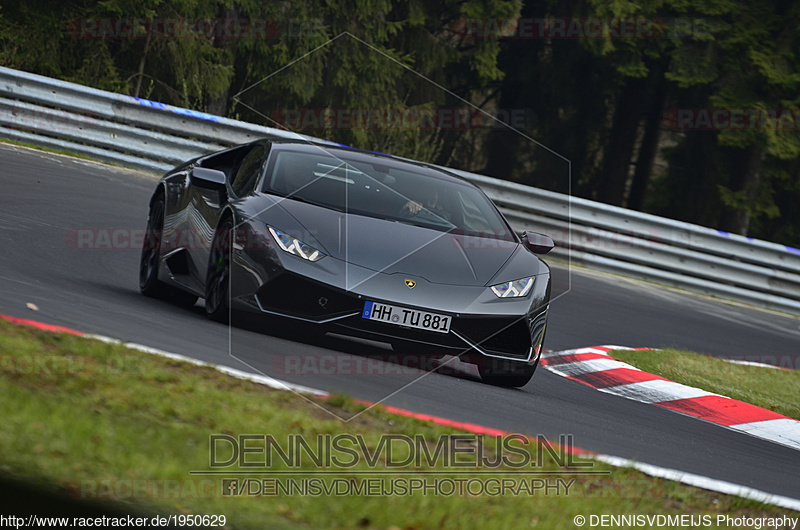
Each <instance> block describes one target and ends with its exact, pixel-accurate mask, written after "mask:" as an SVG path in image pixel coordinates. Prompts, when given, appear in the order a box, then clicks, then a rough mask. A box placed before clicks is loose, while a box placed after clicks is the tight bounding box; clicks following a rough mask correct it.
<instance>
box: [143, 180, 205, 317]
mask: <svg viewBox="0 0 800 530" xmlns="http://www.w3.org/2000/svg"><path fill="white" fill-rule="evenodd" d="M163 229H164V196H163V195H159V196H158V197H156V199H155V200H154V201H153V204H152V205H151V206H150V213H149V215H148V216H147V229H146V230H145V235H144V243H143V244H142V254H141V257H140V259H139V291H140V292H141V293H142V294H143V295H145V296H149V297H151V298H158V299H161V300H167V301H169V302H172V303H174V304H177V305H181V306H193V305H194V304H195V302H197V296H195V295H193V294H191V293H187V292H185V291H181V290H180V289H178V288H176V287H173V286H171V285H167V284H166V283H164V282H162V281H161V280H159V279H158V270H159V267H160V263H161V260H160V258H161V233H162V231H163Z"/></svg>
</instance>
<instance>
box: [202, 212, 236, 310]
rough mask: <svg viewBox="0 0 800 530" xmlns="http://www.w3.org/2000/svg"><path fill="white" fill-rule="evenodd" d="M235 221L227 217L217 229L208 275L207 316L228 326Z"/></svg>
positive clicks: (209, 260)
mask: <svg viewBox="0 0 800 530" xmlns="http://www.w3.org/2000/svg"><path fill="white" fill-rule="evenodd" d="M232 234H233V220H232V219H231V218H230V217H227V218H226V219H225V220H224V221H222V223H220V225H219V226H218V227H217V231H216V233H215V234H214V241H213V243H211V252H210V253H209V255H208V273H207V274H206V315H208V317H209V318H210V319H211V320H215V321H217V322H222V323H223V324H228V323H229V322H230V304H229V300H228V297H229V296H230V280H231V275H230V267H231V253H232V252H233V246H232V241H231V236H232Z"/></svg>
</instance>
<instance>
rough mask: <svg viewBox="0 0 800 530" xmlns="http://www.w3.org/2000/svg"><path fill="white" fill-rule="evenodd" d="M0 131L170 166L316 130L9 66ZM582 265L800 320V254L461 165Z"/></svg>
mask: <svg viewBox="0 0 800 530" xmlns="http://www.w3.org/2000/svg"><path fill="white" fill-rule="evenodd" d="M0 137H2V138H8V139H12V140H17V141H22V142H27V143H31V144H35V145H40V146H43V147H48V148H55V149H63V150H66V151H70V152H74V153H79V154H83V155H87V156H90V157H93V158H96V159H99V160H103V161H107V162H113V163H117V164H121V165H125V166H130V167H135V168H139V169H144V170H149V171H157V172H162V171H165V170H167V169H169V168H170V167H172V166H174V165H176V164H178V163H180V162H182V161H184V160H186V159H189V158H192V157H194V156H198V155H200V154H204V153H208V152H211V151H214V150H218V149H221V148H223V147H227V146H231V145H235V144H239V143H243V142H246V141H249V140H252V139H255V138H260V137H282V138H298V137H300V138H308V139H310V138H311V137H308V136H302V135H297V134H294V133H290V132H286V131H282V130H279V129H273V128H270V127H262V126H259V125H254V124H251V123H245V122H240V121H236V120H230V119H227V118H222V117H219V116H213V115H210V114H205V113H201V112H195V111H191V110H188V109H182V108H178V107H173V106H170V105H164V104H161V103H156V102H153V101H149V100H145V99H139V98H133V97H130V96H125V95H121V94H114V93H110V92H105V91H102V90H96V89H93V88H88V87H85V86H81V85H76V84H74V83H67V82H64V81H58V80H55V79H50V78H47V77H43V76H39V75H34V74H29V73H26V72H20V71H17V70H11V69H8V68H0ZM451 171H454V172H455V173H457V174H459V175H461V176H463V177H464V178H466V179H468V180H470V181H472V182H474V183H475V184H477V185H479V186H480V187H481V188H483V190H484V191H485V192H486V193H487V195H489V197H491V198H492V200H494V201H495V202H496V203H497V204H498V206H500V208H501V209H502V210H503V212H504V213H505V214H506V216H507V217H508V218H509V221H511V223H512V224H513V225H514V226H515V228H519V229H530V230H535V231H539V232H543V233H546V234H548V235H550V236H551V237H553V239H554V240H555V241H556V244H557V247H556V249H555V250H554V251H553V254H554V255H555V256H557V257H560V258H563V259H570V260H571V261H572V262H577V263H581V264H584V265H587V266H589V267H592V268H596V269H600V270H605V271H608V272H614V273H618V274H622V275H625V276H631V277H637V278H643V279H647V280H652V281H656V282H658V283H662V284H665V285H670V286H673V287H679V288H684V289H687V290H691V291H696V292H701V293H704V294H708V295H713V296H718V297H721V298H726V299H730V300H736V301H740V302H746V303H750V304H754V305H758V306H762V307H767V308H771V309H777V310H781V311H786V312H789V313H794V314H797V315H800V250H798V249H794V248H791V247H786V246H784V245H779V244H775V243H769V242H766V241H759V240H754V239H751V238H746V237H742V236H738V235H734V234H728V233H724V232H720V231H718V230H714V229H711V228H705V227H701V226H697V225H692V224H688V223H683V222H679V221H673V220H669V219H664V218H661V217H657V216H653V215H648V214H643V213H639V212H633V211H630V210H625V209H623V208H617V207H613V206H608V205H605V204H601V203H597V202H593V201H589V200H585V199H580V198H575V197H569V196H567V195H563V194H558V193H553V192H548V191H544V190H539V189H536V188H531V187H528V186H522V185H519V184H515V183H512V182H507V181H502V180H498V179H493V178H489V177H486V176H482V175H476V174H474V173H468V172H465V171H458V170H451Z"/></svg>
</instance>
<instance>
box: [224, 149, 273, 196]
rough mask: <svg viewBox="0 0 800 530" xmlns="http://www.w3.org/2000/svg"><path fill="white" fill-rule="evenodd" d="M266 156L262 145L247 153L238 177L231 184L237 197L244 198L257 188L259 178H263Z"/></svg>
mask: <svg viewBox="0 0 800 530" xmlns="http://www.w3.org/2000/svg"><path fill="white" fill-rule="evenodd" d="M265 154H266V149H264V146H263V145H261V144H259V145H256V146H255V147H253V149H252V150H251V151H250V152H249V153H247V155H246V156H245V157H244V159H243V160H242V163H241V164H239V169H238V170H236V175H235V176H234V177H233V181H232V182H231V188H232V189H233V193H235V194H236V196H237V197H243V196H245V195H247V194H248V193H250V192H251V191H253V188H255V186H256V183H257V182H258V178H259V177H260V176H261V170H262V168H263V167H264V164H263V162H264V155H265Z"/></svg>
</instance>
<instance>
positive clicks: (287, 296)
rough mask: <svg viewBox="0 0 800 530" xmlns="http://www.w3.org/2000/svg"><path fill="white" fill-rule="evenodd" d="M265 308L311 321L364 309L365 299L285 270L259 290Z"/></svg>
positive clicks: (260, 303)
mask: <svg viewBox="0 0 800 530" xmlns="http://www.w3.org/2000/svg"><path fill="white" fill-rule="evenodd" d="M256 298H257V299H258V303H259V305H260V306H261V308H262V309H265V310H268V311H274V312H276V313H281V314H288V315H292V316H298V317H302V318H308V319H311V320H324V319H326V318H331V317H335V316H338V315H344V314H348V313H353V312H360V311H361V309H362V306H363V302H361V301H360V300H357V299H356V298H354V297H352V296H348V295H347V294H345V293H343V292H341V291H337V290H335V289H332V288H330V287H327V286H325V285H322V284H318V283H316V282H312V281H310V280H307V279H304V278H300V277H297V276H295V275H293V274H289V273H284V274H281V275H280V276H278V277H275V278H273V279H272V280H270V281H269V283H267V284H265V285H264V286H262V287H261V288H260V289H259V290H258V292H256Z"/></svg>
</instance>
